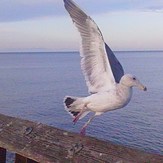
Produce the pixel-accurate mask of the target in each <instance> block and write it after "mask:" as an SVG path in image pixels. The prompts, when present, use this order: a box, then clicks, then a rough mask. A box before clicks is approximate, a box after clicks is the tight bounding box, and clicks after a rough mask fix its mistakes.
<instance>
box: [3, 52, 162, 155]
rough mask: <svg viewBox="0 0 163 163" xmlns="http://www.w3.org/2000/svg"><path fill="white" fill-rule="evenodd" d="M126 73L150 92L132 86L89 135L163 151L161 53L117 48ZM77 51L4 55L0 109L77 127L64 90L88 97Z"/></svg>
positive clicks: (73, 129) (12, 113)
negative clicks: (125, 101) (127, 98)
mask: <svg viewBox="0 0 163 163" xmlns="http://www.w3.org/2000/svg"><path fill="white" fill-rule="evenodd" d="M115 54H116V56H117V57H118V59H119V60H120V62H121V63H122V65H123V67H124V69H125V72H126V73H132V74H135V75H136V76H137V77H138V78H139V79H140V80H141V81H142V83H144V84H145V85H146V86H147V88H148V91H147V92H143V91H140V90H138V89H136V88H135V89H134V94H133V98H132V100H131V102H130V103H129V105H128V106H127V107H125V108H123V109H120V110H115V111H112V112H108V113H106V114H104V115H102V116H99V117H97V118H96V119H95V120H94V121H93V122H92V123H91V124H90V126H89V127H88V130H87V134H88V135H91V136H94V137H98V138H100V139H105V140H109V141H112V142H114V143H118V144H123V145H127V146H131V147H135V148H139V149H143V150H148V151H152V152H155V153H161V154H163V52H115ZM79 62H80V57H79V54H78V53H77V52H74V53H6V54H3V53H1V54H0V113H3V114H7V115H12V116H16V117H22V118H25V119H29V120H34V121H39V122H42V123H46V124H48V125H52V126H55V127H59V128H62V129H66V130H69V131H73V132H79V131H80V128H81V127H82V125H83V124H84V122H85V121H86V120H87V119H88V117H85V118H84V119H82V120H81V121H79V122H78V123H77V125H75V126H74V125H73V123H72V119H71V117H70V116H69V115H68V114H67V113H66V111H65V110H64V107H63V104H62V101H63V98H64V96H65V95H73V96H87V95H88V93H87V87H86V85H85V81H84V78H83V76H82V73H81V70H80V64H79Z"/></svg>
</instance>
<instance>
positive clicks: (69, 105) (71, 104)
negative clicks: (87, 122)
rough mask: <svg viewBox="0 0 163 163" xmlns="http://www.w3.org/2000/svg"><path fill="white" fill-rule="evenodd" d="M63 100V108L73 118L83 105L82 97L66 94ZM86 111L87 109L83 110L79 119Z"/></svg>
mask: <svg viewBox="0 0 163 163" xmlns="http://www.w3.org/2000/svg"><path fill="white" fill-rule="evenodd" d="M63 102H64V106H65V110H66V111H67V112H68V113H69V114H70V115H71V116H72V117H73V118H75V117H76V116H77V115H78V114H79V113H80V111H81V109H83V108H84V107H85V103H84V102H83V98H79V97H72V96H66V97H65V98H64V101H63ZM88 113H89V112H88V111H85V112H83V114H82V115H81V116H80V118H79V119H81V118H83V117H84V116H86V115H87V114H88Z"/></svg>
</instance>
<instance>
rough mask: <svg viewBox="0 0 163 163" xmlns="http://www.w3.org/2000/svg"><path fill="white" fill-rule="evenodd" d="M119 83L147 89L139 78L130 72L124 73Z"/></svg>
mask: <svg viewBox="0 0 163 163" xmlns="http://www.w3.org/2000/svg"><path fill="white" fill-rule="evenodd" d="M120 83H121V84H123V85H125V86H127V87H138V88H139V89H140V90H143V91H146V90H147V88H146V87H145V86H144V85H143V84H142V83H141V82H140V81H139V79H138V78H137V77H136V76H134V75H131V74H126V75H124V76H123V77H122V78H121V80H120Z"/></svg>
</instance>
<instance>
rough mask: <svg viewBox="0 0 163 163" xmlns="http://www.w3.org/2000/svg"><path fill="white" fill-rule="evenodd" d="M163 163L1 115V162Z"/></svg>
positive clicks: (161, 158)
mask: <svg viewBox="0 0 163 163" xmlns="http://www.w3.org/2000/svg"><path fill="white" fill-rule="evenodd" d="M6 150H7V151H11V152H13V153H15V163H163V156H162V155H157V154H151V153H146V152H143V151H139V150H135V149H131V148H128V147H124V146H120V145H115V144H113V143H111V142H105V141H101V140H98V139H96V138H93V137H88V136H84V137H81V136H80V135H78V134H75V133H71V132H67V131H64V130H60V129H57V128H54V127H50V126H47V125H44V124H41V123H36V122H31V121H28V120H23V119H19V118H14V117H9V116H5V115H2V114H0V163H6Z"/></svg>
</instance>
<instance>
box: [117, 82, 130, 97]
mask: <svg viewBox="0 0 163 163" xmlns="http://www.w3.org/2000/svg"><path fill="white" fill-rule="evenodd" d="M117 91H118V92H119V95H120V96H127V97H128V98H129V99H130V98H131V96H132V87H129V86H126V85H124V84H122V83H119V84H117Z"/></svg>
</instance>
